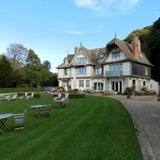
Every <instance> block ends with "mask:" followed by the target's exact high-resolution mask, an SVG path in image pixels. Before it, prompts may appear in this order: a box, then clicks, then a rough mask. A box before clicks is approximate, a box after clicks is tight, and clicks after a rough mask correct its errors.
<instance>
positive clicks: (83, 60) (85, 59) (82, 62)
mask: <svg viewBox="0 0 160 160" xmlns="http://www.w3.org/2000/svg"><path fill="white" fill-rule="evenodd" d="M86 62H87V57H80V58H77V64H85V63H86Z"/></svg>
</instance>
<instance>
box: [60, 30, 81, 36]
mask: <svg viewBox="0 0 160 160" xmlns="http://www.w3.org/2000/svg"><path fill="white" fill-rule="evenodd" d="M62 32H64V33H67V34H71V35H75V36H81V35H82V34H83V32H80V31H76V30H63V31H62Z"/></svg>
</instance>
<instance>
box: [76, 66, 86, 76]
mask: <svg viewBox="0 0 160 160" xmlns="http://www.w3.org/2000/svg"><path fill="white" fill-rule="evenodd" d="M86 74H87V71H86V67H78V68H77V75H86Z"/></svg>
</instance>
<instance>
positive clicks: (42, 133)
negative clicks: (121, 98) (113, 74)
mask: <svg viewBox="0 0 160 160" xmlns="http://www.w3.org/2000/svg"><path fill="white" fill-rule="evenodd" d="M33 104H53V102H52V100H51V99H43V98H41V99H33V100H17V101H13V102H6V101H0V113H6V112H11V113H19V112H23V111H24V110H27V115H26V122H25V129H24V130H21V131H20V130H19V131H14V130H13V129H12V127H13V120H12V119H10V120H9V121H8V124H7V126H8V130H7V132H6V134H5V135H3V134H0V159H3V160H17V159H21V160H44V159H46V160H142V155H141V152H140V148H139V145H138V142H137V138H136V135H135V130H134V127H133V123H132V121H131V118H130V116H129V115H128V113H127V111H126V110H125V109H124V107H123V106H122V104H121V103H119V102H118V101H116V100H113V99H110V98H104V97H90V96H87V97H86V98H83V99H71V100H70V102H69V104H68V106H67V108H65V109H54V110H53V113H52V115H51V117H50V118H43V119H39V118H37V117H36V116H35V115H34V112H33V110H31V109H30V108H29V106H31V105H33Z"/></svg>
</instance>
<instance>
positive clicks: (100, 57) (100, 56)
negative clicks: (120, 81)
mask: <svg viewBox="0 0 160 160" xmlns="http://www.w3.org/2000/svg"><path fill="white" fill-rule="evenodd" d="M103 59H104V56H103V55H99V56H98V57H97V61H98V63H102V62H103Z"/></svg>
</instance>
